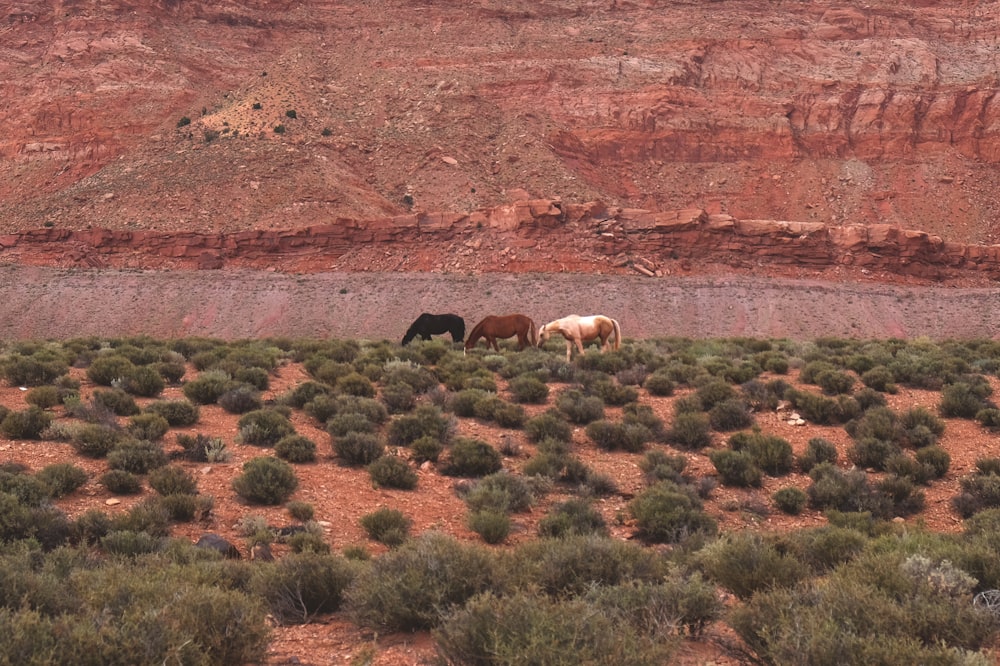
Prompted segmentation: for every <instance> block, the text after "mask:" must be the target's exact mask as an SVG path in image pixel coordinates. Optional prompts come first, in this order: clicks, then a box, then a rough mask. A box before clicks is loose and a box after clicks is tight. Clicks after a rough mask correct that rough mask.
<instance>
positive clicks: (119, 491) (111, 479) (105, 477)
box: [98, 469, 142, 495]
mask: <svg viewBox="0 0 1000 666" xmlns="http://www.w3.org/2000/svg"><path fill="white" fill-rule="evenodd" d="M98 483H100V484H101V485H102V486H104V487H105V488H107V490H108V492H110V493H114V494H115V495H137V494H139V493H140V492H142V480H141V479H140V478H139V477H138V476H136V475H135V474H133V473H132V472H128V471H126V470H123V469H112V470H111V471H108V472H105V473H104V474H102V475H101V478H100V479H98Z"/></svg>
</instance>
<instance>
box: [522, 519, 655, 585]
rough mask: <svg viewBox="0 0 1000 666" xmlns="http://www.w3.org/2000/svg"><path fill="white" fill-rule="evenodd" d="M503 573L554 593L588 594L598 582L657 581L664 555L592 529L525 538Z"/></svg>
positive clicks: (608, 583)
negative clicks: (560, 535)
mask: <svg viewBox="0 0 1000 666" xmlns="http://www.w3.org/2000/svg"><path fill="white" fill-rule="evenodd" d="M506 564H507V567H508V568H509V570H508V571H506V572H505V578H506V579H507V580H508V581H509V583H510V584H513V585H514V586H515V587H519V588H524V589H538V590H540V591H542V592H545V593H546V594H550V595H553V596H563V595H579V594H584V593H585V592H587V591H588V590H590V589H593V588H594V587H595V586H605V585H619V584H622V583H626V582H629V581H648V582H652V581H657V580H661V579H662V577H663V575H664V573H666V571H665V569H664V566H663V564H664V563H663V560H662V559H661V558H659V557H657V556H656V554H655V553H654V552H652V551H651V549H648V548H644V547H642V546H641V545H639V544H635V543H626V542H623V541H619V540H617V539H608V538H605V537H601V536H596V535H594V534H589V535H582V536H566V537H564V538H562V539H540V540H534V541H529V542H525V543H523V544H521V545H520V546H518V548H517V549H516V550H515V552H514V553H513V555H512V557H510V558H508V559H507V561H506Z"/></svg>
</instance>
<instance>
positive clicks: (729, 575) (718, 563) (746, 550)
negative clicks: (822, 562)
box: [699, 532, 809, 600]
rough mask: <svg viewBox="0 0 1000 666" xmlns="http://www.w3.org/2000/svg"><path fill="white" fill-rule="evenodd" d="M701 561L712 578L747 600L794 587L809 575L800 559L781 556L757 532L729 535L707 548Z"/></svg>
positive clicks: (772, 545)
mask: <svg viewBox="0 0 1000 666" xmlns="http://www.w3.org/2000/svg"><path fill="white" fill-rule="evenodd" d="M699 561H700V563H701V566H702V569H703V570H704V571H705V573H706V574H708V576H709V578H711V579H712V580H714V581H715V582H717V583H718V584H719V585H721V586H722V587H724V588H726V589H727V590H729V591H730V592H732V593H733V594H735V595H736V596H737V598H739V599H743V600H746V599H749V598H750V597H751V596H753V595H754V594H755V593H758V592H762V591H766V590H770V589H774V588H775V587H792V586H794V585H795V584H796V583H797V582H798V581H800V580H803V579H804V578H805V577H806V576H807V575H808V574H809V570H808V568H807V567H806V566H805V565H804V564H803V563H802V562H801V561H800V560H799V559H798V558H796V557H795V556H794V555H792V554H788V553H782V552H780V551H779V550H778V548H776V547H775V545H774V544H773V543H772V542H771V541H770V540H769V539H768V538H767V537H765V536H764V535H761V534H758V533H756V532H732V533H728V534H726V535H725V536H723V537H721V538H720V539H719V540H718V541H716V542H715V543H712V544H710V545H708V546H706V547H705V549H704V550H702V552H701V553H700V554H699Z"/></svg>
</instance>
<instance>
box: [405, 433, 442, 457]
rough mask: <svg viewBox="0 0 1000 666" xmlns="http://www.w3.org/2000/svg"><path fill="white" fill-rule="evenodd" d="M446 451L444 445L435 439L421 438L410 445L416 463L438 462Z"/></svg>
mask: <svg viewBox="0 0 1000 666" xmlns="http://www.w3.org/2000/svg"><path fill="white" fill-rule="evenodd" d="M443 450H444V445H443V444H442V443H441V442H440V441H439V440H438V439H436V438H434V437H421V438H420V439H418V440H416V441H415V442H413V443H412V444H410V451H411V452H412V456H411V457H412V459H413V461H414V462H416V463H422V462H426V461H429V462H437V461H438V457H439V456H440V455H441V452H442V451H443Z"/></svg>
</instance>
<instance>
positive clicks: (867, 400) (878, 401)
mask: <svg viewBox="0 0 1000 666" xmlns="http://www.w3.org/2000/svg"><path fill="white" fill-rule="evenodd" d="M854 400H855V401H857V403H858V407H860V408H861V411H862V412H867V411H868V410H869V409H872V408H874V407H885V406H886V405H888V401H887V400H886V399H885V396H884V395H882V394H881V393H879V392H878V391H875V390H873V389H870V388H863V389H861V390H860V391H858V392H857V393H855V394H854Z"/></svg>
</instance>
